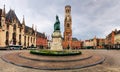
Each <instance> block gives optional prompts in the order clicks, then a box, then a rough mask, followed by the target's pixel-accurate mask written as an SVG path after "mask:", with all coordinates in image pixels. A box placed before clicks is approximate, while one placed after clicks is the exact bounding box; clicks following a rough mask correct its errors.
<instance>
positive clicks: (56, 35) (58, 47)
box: [50, 30, 63, 51]
mask: <svg viewBox="0 0 120 72" xmlns="http://www.w3.org/2000/svg"><path fill="white" fill-rule="evenodd" d="M50 49H51V50H54V51H62V50H63V48H62V36H61V32H60V31H59V30H56V31H54V32H53V34H52V44H51V48H50Z"/></svg>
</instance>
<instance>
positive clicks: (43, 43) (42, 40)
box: [36, 32, 48, 49]
mask: <svg viewBox="0 0 120 72" xmlns="http://www.w3.org/2000/svg"><path fill="white" fill-rule="evenodd" d="M36 45H37V47H39V48H41V49H42V48H47V46H48V41H47V37H46V36H45V34H44V33H39V32H37V39H36Z"/></svg>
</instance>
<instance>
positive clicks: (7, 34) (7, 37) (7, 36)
mask: <svg viewBox="0 0 120 72" xmlns="http://www.w3.org/2000/svg"><path fill="white" fill-rule="evenodd" d="M5 44H6V45H9V33H8V31H7V32H6V42H5Z"/></svg>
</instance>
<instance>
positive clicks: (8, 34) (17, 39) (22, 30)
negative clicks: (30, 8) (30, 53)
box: [0, 5, 37, 48]
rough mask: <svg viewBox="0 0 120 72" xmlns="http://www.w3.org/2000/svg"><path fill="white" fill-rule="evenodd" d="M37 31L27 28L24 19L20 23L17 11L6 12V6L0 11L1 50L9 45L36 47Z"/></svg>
mask: <svg viewBox="0 0 120 72" xmlns="http://www.w3.org/2000/svg"><path fill="white" fill-rule="evenodd" d="M36 33H37V32H36V30H34V28H33V27H32V28H30V27H28V26H25V20H24V17H23V21H22V23H20V21H19V19H18V17H17V16H16V14H15V11H14V10H12V9H10V10H9V12H8V13H6V12H5V5H4V8H3V9H0V48H5V47H7V46H9V45H22V46H23V47H31V46H34V47H36Z"/></svg>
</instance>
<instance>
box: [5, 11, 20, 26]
mask: <svg viewBox="0 0 120 72" xmlns="http://www.w3.org/2000/svg"><path fill="white" fill-rule="evenodd" d="M14 19H15V20H16V21H17V22H18V24H21V23H20V21H19V19H18V17H17V16H16V14H15V12H14V10H12V9H10V10H9V12H8V13H7V14H6V21H9V22H11V23H12V21H13V20H14Z"/></svg>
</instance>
